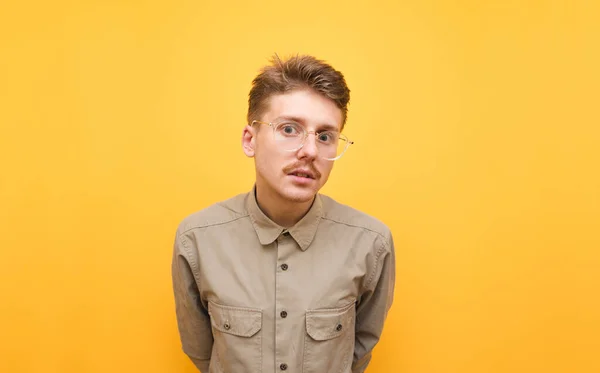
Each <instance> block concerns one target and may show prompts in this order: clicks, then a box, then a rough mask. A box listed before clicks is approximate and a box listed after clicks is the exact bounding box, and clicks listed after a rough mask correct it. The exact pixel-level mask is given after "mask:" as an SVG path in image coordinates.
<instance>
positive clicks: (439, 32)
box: [0, 0, 600, 373]
mask: <svg viewBox="0 0 600 373" xmlns="http://www.w3.org/2000/svg"><path fill="white" fill-rule="evenodd" d="M598 11H599V6H598V3H597V2H596V1H592V0H589V1H583V0H580V1H551V0H546V1H541V0H538V1H516V0H514V1H435V2H431V1H418V0H411V1H399V2H366V1H361V2H358V1H356V2H347V1H338V2H331V1H315V2H311V1H304V2H283V1H272V2H263V1H253V2H239V3H235V2H226V1H163V2H151V1H81V2H76V1H54V2H50V1H47V2H42V1H16V0H15V1H12V2H6V1H4V2H2V4H1V6H0V47H1V49H0V51H1V52H0V53H1V54H0V125H1V132H0V162H1V174H0V193H1V194H0V226H1V231H0V248H1V254H0V255H1V256H0V295H1V297H2V299H1V301H0V372H11V373H12V372H15V373H17V372H19V373H20V372H61V373H62V372H90V373H92V372H93V373H95V372H148V373H154V372H193V371H194V369H193V368H192V365H191V364H190V363H189V362H188V360H187V358H186V357H185V356H184V355H183V353H182V352H181V349H180V346H179V340H178V335H177V330H176V324H175V318H174V306H173V300H172V294H171V282H170V281H171V280H170V260H171V248H172V242H173V237H174V236H173V235H174V233H175V228H176V225H177V223H178V222H179V221H180V220H181V219H182V218H183V217H184V216H186V215H187V214H189V213H192V212H193V211H196V210H198V209H200V208H203V207H205V206H207V205H208V204H210V203H213V202H216V201H218V200H221V199H225V198H228V197H230V196H232V195H234V194H237V193H241V192H245V191H247V190H249V188H251V186H252V182H253V176H254V170H253V163H252V160H250V159H247V158H245V157H244V155H243V153H242V151H241V145H240V136H241V130H242V127H243V125H244V118H245V112H246V100H247V93H248V90H249V87H250V81H251V79H252V78H253V77H254V75H255V74H256V72H257V70H258V68H259V67H260V66H262V65H263V64H264V63H266V62H267V59H268V57H269V56H270V55H272V54H273V53H275V52H277V53H279V54H281V55H284V56H285V55H289V54H291V53H311V54H314V55H316V56H318V57H320V58H323V59H326V60H327V61H329V62H331V63H332V64H333V65H334V66H335V67H336V68H338V69H340V70H341V71H343V72H344V74H345V75H346V77H347V81H348V83H349V85H350V88H351V90H352V98H351V105H350V112H349V120H348V124H347V131H346V133H347V134H348V136H349V137H350V138H351V139H353V140H355V142H356V144H355V145H354V146H353V147H352V148H351V149H350V151H349V152H348V153H347V154H346V155H345V156H344V157H343V158H342V159H341V160H340V161H338V162H337V164H336V166H335V168H334V172H333V174H332V176H331V179H330V182H329V184H328V185H327V186H326V187H325V188H324V190H323V191H324V192H325V193H327V194H329V195H331V196H333V197H334V198H336V199H337V200H339V201H340V202H343V203H348V204H351V205H352V206H354V207H356V208H359V209H361V210H363V211H365V212H367V213H370V214H372V215H375V216H377V217H378V218H380V219H381V220H383V221H384V222H386V223H387V224H388V225H389V226H390V227H391V229H392V231H393V233H394V237H395V242H396V245H397V269H398V282H397V287H396V293H395V295H396V298H395V304H394V306H393V309H392V312H391V314H390V317H389V321H388V323H387V324H386V329H385V333H384V336H383V339H382V341H381V343H380V344H379V345H378V347H377V348H376V350H375V354H374V360H373V363H372V365H371V367H370V368H369V370H368V372H369V373H376V372H379V373H383V372H402V373H454V372H456V373H459V372H460V373H481V372H490V373H499V372H503V373H504V372H506V373H509V372H510V373H514V372H544V373H550V372H569V373H571V372H576V373H580V372H581V373H583V372H586V373H587V372H590V373H591V372H599V371H600V297H599V294H600V250H599V249H600V177H599V174H600V172H599V168H600V166H599V162H600V151H599V146H598V142H599V140H600V130H599V126H600V116H599V97H600V93H599V86H600V74H599V69H598V66H600V57H599V56H600V54H599V45H600V26H599V21H598V20H599V19H600V16H599V12H598Z"/></svg>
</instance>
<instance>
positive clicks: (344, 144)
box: [251, 120, 354, 161]
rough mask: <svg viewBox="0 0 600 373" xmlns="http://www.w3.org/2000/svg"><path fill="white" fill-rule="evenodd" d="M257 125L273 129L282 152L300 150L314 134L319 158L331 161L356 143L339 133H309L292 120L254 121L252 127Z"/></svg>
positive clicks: (338, 157)
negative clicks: (309, 136) (310, 135)
mask: <svg viewBox="0 0 600 373" xmlns="http://www.w3.org/2000/svg"><path fill="white" fill-rule="evenodd" d="M255 123H259V124H266V125H267V126H270V127H271V128H272V129H273V136H274V138H275V142H276V143H277V144H278V145H279V147H280V148H281V149H282V150H284V151H289V152H295V151H298V150H300V148H302V147H303V146H304V144H305V143H306V139H307V138H308V135H309V134H314V135H315V136H316V138H317V141H316V144H317V150H318V152H319V157H321V158H323V159H326V160H329V161H335V160H337V159H340V157H341V156H342V155H344V153H345V152H346V150H348V147H349V146H350V145H352V144H354V141H350V140H348V137H346V135H344V134H341V133H339V132H337V131H319V132H315V131H307V130H306V128H304V126H303V125H301V124H299V123H297V122H294V121H291V120H284V121H282V122H275V123H267V122H261V121H259V120H253V121H252V124H251V125H252V126H254V124H255Z"/></svg>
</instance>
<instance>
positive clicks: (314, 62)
mask: <svg viewBox="0 0 600 373" xmlns="http://www.w3.org/2000/svg"><path fill="white" fill-rule="evenodd" d="M349 100H350V90H349V89H348V86H347V85H346V82H345V79H344V76H343V75H342V73H340V72H339V71H337V70H335V69H334V68H333V67H331V66H330V65H329V64H327V63H325V62H324V61H321V60H318V59H316V58H314V57H312V56H294V57H291V58H289V59H287V60H281V59H279V58H278V57H277V56H275V57H274V58H273V59H272V61H271V64H270V65H268V66H266V67H264V68H263V69H262V70H261V71H260V73H259V74H258V75H257V76H256V78H255V79H254V80H253V82H252V88H251V90H250V94H249V100H248V114H247V123H248V124H247V125H246V127H245V128H244V131H243V136H242V147H243V150H244V153H245V154H246V155H247V156H249V157H254V160H255V167H256V185H257V188H259V189H261V188H262V189H263V190H266V191H268V193H269V194H273V195H275V196H277V197H278V198H279V199H282V200H285V201H288V202H309V201H312V199H313V198H314V196H315V195H316V194H317V192H318V191H319V190H320V189H321V188H322V187H323V186H324V185H325V183H326V182H327V180H328V178H329V174H330V173H331V170H332V168H333V164H334V160H332V158H335V157H333V156H331V154H327V151H326V149H327V148H326V145H328V146H330V145H336V144H327V142H328V141H329V140H330V139H331V138H332V137H331V135H333V136H334V138H335V139H336V141H338V140H337V137H335V136H337V135H338V134H341V132H342V130H343V128H344V125H345V123H346V118H347V112H348V102H349ZM303 131H305V133H307V136H306V137H304V136H302V135H299V134H300V133H304V132H303ZM316 134H319V135H318V137H317V135H316ZM289 135H293V136H296V137H299V138H303V139H304V142H303V143H301V144H300V146H291V145H290V143H289V141H290V140H289ZM341 136H342V139H339V141H340V142H341V144H342V143H343V144H345V143H346V142H344V137H343V135H341ZM294 145H297V143H296V142H294ZM340 146H341V145H340Z"/></svg>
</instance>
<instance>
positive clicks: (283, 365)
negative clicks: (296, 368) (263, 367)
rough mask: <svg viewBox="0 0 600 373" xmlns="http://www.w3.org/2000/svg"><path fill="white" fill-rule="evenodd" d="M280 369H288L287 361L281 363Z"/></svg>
mask: <svg viewBox="0 0 600 373" xmlns="http://www.w3.org/2000/svg"><path fill="white" fill-rule="evenodd" d="M279 369H281V370H286V369H287V364H286V363H283V364H281V365H280V366H279Z"/></svg>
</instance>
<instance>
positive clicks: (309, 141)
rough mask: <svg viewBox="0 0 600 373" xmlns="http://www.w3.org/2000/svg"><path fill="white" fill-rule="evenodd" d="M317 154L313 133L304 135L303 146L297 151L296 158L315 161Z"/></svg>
mask: <svg viewBox="0 0 600 373" xmlns="http://www.w3.org/2000/svg"><path fill="white" fill-rule="evenodd" d="M318 153H319V149H318V148H317V137H316V134H315V132H313V131H310V132H309V133H308V134H307V135H306V139H305V141H304V145H302V147H301V148H300V149H299V150H298V158H300V159H302V158H308V159H315V158H316V157H317V154H318Z"/></svg>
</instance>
